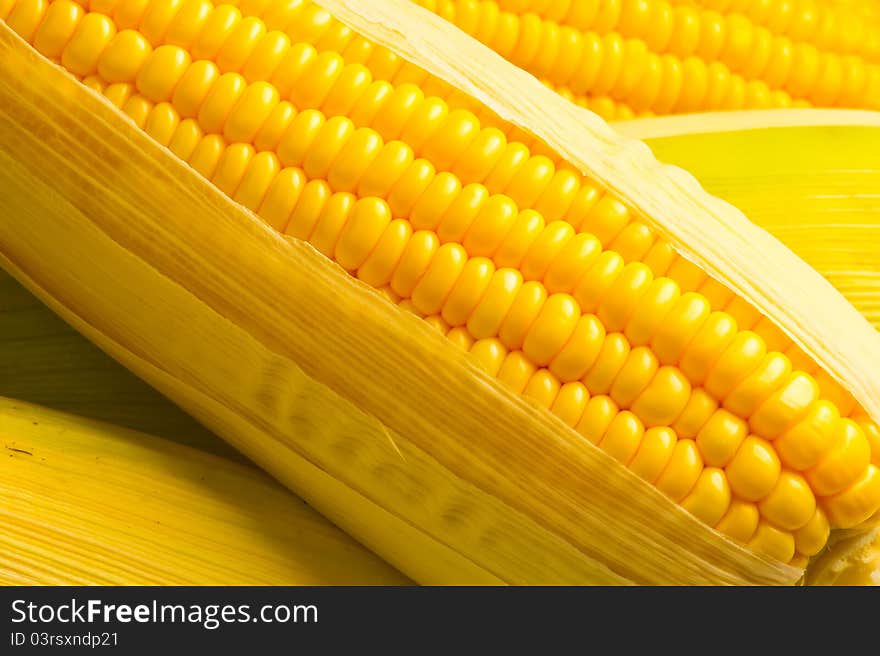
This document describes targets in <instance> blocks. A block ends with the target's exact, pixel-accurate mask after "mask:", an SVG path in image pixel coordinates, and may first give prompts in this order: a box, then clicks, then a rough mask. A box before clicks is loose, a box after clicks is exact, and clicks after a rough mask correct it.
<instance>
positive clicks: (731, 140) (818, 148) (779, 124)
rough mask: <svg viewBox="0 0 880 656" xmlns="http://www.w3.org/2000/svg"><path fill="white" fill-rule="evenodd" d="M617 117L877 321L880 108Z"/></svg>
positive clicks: (622, 127)
mask: <svg viewBox="0 0 880 656" xmlns="http://www.w3.org/2000/svg"><path fill="white" fill-rule="evenodd" d="M684 118H686V119H687V120H683V119H684ZM617 127H618V129H619V130H620V131H622V132H624V133H625V134H627V135H629V136H632V137H636V138H643V139H645V140H646V141H645V142H646V143H647V144H648V145H649V146H650V147H651V149H652V150H653V152H654V154H655V155H656V156H657V157H658V158H659V159H661V160H663V161H665V162H670V163H672V164H676V165H677V166H681V167H683V168H685V169H687V170H688V171H690V172H691V173H692V174H693V175H694V176H695V177H696V178H697V179H698V180H699V181H700V183H701V184H702V185H703V186H704V187H705V188H706V189H707V190H709V191H710V192H711V193H713V194H717V195H718V196H719V197H721V198H724V199H725V200H727V201H729V202H730V203H731V204H733V205H735V206H737V207H738V208H740V209H741V210H742V211H743V212H744V213H745V214H746V216H748V217H749V219H750V220H751V221H753V222H754V223H756V224H757V225H759V226H761V227H762V228H764V229H766V230H768V231H769V232H770V233H771V234H773V235H774V236H775V237H777V238H778V239H779V240H780V241H782V242H783V243H784V244H785V245H786V246H788V247H789V248H791V249H792V250H793V251H794V252H795V253H797V254H798V255H799V256H800V257H802V258H803V259H804V260H805V261H806V262H807V263H808V264H810V265H811V266H812V267H813V268H814V269H816V270H817V271H818V272H819V273H821V274H822V275H823V276H824V277H825V278H826V279H827V280H828V281H829V282H831V284H833V285H834V286H835V287H836V288H837V289H838V290H839V291H840V292H841V293H842V294H843V295H844V296H845V297H846V298H847V300H849V301H850V302H851V303H852V304H853V305H854V306H855V307H856V308H857V309H858V310H859V311H860V312H861V313H862V314H863V315H864V316H865V317H866V318H867V319H868V320H869V321H870V322H871V323H872V324H873V325H874V326H875V327H876V328H880V194H878V191H877V190H880V113H877V112H860V111H851V110H816V109H804V110H789V111H786V110H774V111H743V112H724V113H718V114H702V115H693V116H687V117H679V116H670V117H665V118H659V119H644V120H638V121H629V122H626V123H621V124H618V126H617Z"/></svg>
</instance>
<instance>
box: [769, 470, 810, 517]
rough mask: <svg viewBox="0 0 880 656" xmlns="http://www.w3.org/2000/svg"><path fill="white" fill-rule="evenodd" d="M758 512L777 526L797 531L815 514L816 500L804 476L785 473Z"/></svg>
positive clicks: (780, 476) (781, 475)
mask: <svg viewBox="0 0 880 656" xmlns="http://www.w3.org/2000/svg"><path fill="white" fill-rule="evenodd" d="M758 510H760V511H761V516H762V517H765V518H766V519H767V520H769V521H770V522H772V523H773V524H774V525H775V526H778V527H780V528H784V529H785V530H787V531H796V530H797V529H799V528H802V527H803V526H805V525H806V523H807V522H808V521H810V518H811V517H812V516H813V514H814V513H815V511H816V498H815V497H814V496H813V492H812V490H811V489H810V486H809V484H808V483H807V481H806V480H805V479H804V477H803V476H801V475H800V474H797V473H794V472H790V471H783V472H782V474H780V475H779V480H777V481H776V486H775V487H774V488H773V489H772V490H771V491H770V493H769V494H768V495H767V496H766V497H764V498H763V499H762V500H761V501H760V502H759V503H758Z"/></svg>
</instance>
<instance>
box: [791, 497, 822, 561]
mask: <svg viewBox="0 0 880 656" xmlns="http://www.w3.org/2000/svg"><path fill="white" fill-rule="evenodd" d="M830 533H831V526H830V525H829V524H828V519H827V517H826V516H825V513H824V512H822V509H821V508H816V510H815V511H814V512H813V516H812V517H810V519H809V521H808V522H807V523H806V524H804V525H803V526H802V527H801V528H800V529H798V530H797V531H796V532H795V534H794V542H795V547H796V548H797V552H798V553H799V554H803V555H804V556H815V555H816V554H817V553H819V552H820V551H821V550H822V548H823V547H824V546H825V543H826V542H828V536H829V534H830Z"/></svg>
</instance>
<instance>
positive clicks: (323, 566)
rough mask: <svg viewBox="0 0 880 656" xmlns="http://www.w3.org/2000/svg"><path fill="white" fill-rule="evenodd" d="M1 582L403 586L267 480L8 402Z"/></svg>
mask: <svg viewBox="0 0 880 656" xmlns="http://www.w3.org/2000/svg"><path fill="white" fill-rule="evenodd" d="M0 442H2V445H3V452H2V456H3V457H2V458H0V522H2V524H3V530H2V531H0V549H2V551H3V558H2V559H0V584H2V585H33V584H36V585H94V584H101V585H402V584H407V583H408V581H407V579H406V577H404V576H403V575H402V574H400V573H399V572H397V571H395V570H394V569H393V568H392V567H390V566H389V565H387V564H386V563H384V562H382V561H381V560H380V559H379V558H378V557H376V556H375V555H373V554H371V553H370V552H368V551H367V550H366V549H364V548H363V547H362V546H360V545H359V544H357V543H356V542H355V541H354V540H352V539H351V538H350V537H349V536H347V535H345V534H344V533H343V532H342V531H340V530H339V529H338V528H336V527H335V526H333V525H332V524H330V522H328V521H327V520H326V519H324V518H323V517H321V516H320V515H319V514H318V513H317V512H315V511H314V510H313V509H311V508H309V507H308V506H307V505H305V504H304V503H303V502H302V501H300V500H299V499H297V498H296V497H294V496H293V495H292V494H290V493H289V492H287V491H286V490H285V489H284V488H282V487H281V486H280V485H278V484H277V483H276V482H275V481H273V480H272V479H270V478H269V477H268V476H266V475H265V474H264V473H262V472H260V471H259V470H257V469H255V468H253V467H248V466H245V465H241V464H239V463H235V462H232V461H229V460H227V459H225V458H219V457H216V456H213V455H209V454H207V453H204V452H202V451H197V450H195V449H191V448H189V447H185V446H182V445H180V444H174V443H172V442H169V441H167V440H164V439H161V438H158V437H152V436H149V435H145V434H143V433H136V432H134V431H130V430H127V429H123V428H119V427H117V426H112V425H110V424H105V423H101V422H96V421H93V420H89V419H84V418H82V417H77V416H74V415H70V414H66V413H61V412H57V411H54V410H48V409H46V408H42V407H39V406H36V405H32V404H28V403H24V402H22V401H15V400H12V399H7V398H3V397H0Z"/></svg>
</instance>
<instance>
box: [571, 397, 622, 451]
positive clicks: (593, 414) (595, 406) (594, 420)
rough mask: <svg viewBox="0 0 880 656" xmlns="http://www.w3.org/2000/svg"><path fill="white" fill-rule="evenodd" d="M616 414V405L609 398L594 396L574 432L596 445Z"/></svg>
mask: <svg viewBox="0 0 880 656" xmlns="http://www.w3.org/2000/svg"><path fill="white" fill-rule="evenodd" d="M617 413H618V408H617V405H616V404H615V403H614V401H612V400H611V399H610V398H609V397H607V396H594V397H592V398H591V399H590V400H589V402H588V403H587V407H586V408H585V409H584V414H583V416H582V417H581V419H580V421H579V422H578V424H577V426H576V427H575V430H577V432H578V433H580V434H581V435H583V436H584V437H586V438H587V439H588V440H590V442H592V443H593V444H598V443H599V441H600V440H601V439H602V437H603V436H604V435H605V432H606V431H607V430H608V427H609V426H610V425H611V422H612V420H613V419H614V417H616V416H617Z"/></svg>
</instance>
